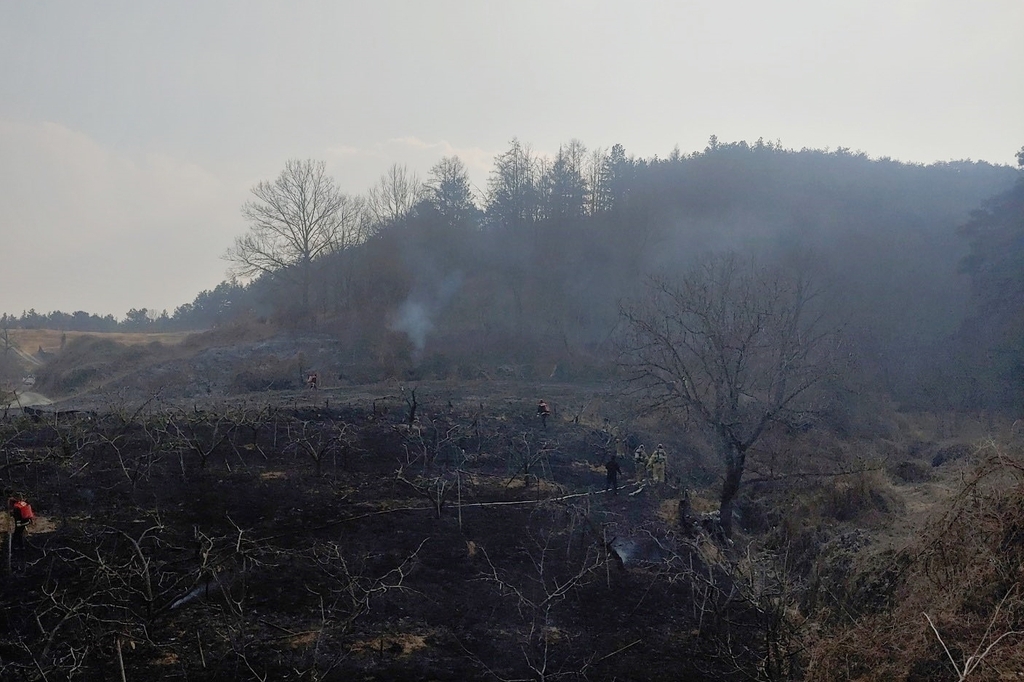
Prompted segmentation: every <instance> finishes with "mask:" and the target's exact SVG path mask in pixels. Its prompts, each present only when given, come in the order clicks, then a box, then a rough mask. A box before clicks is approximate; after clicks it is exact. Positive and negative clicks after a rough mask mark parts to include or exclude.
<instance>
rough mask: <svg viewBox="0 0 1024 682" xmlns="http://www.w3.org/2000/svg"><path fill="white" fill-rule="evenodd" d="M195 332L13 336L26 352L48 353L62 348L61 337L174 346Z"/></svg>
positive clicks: (24, 332)
mask: <svg viewBox="0 0 1024 682" xmlns="http://www.w3.org/2000/svg"><path fill="white" fill-rule="evenodd" d="M192 333H193V332H165V333H161V334H144V333H131V332H62V331H60V330H58V329H12V330H11V338H12V339H14V342H15V343H16V344H18V347H19V348H21V349H22V350H23V351H25V352H26V353H35V352H36V351H37V350H39V349H40V348H42V349H43V350H44V351H46V352H47V353H56V352H57V351H59V350H60V341H61V337H62V336H65V342H67V343H70V342H71V341H72V340H74V339H77V338H80V337H83V336H86V337H95V338H98V339H109V340H110V341H114V342H116V343H119V344H121V345H124V346H138V345H145V344H150V343H153V342H154V341H156V342H159V343H162V344H165V345H168V346H174V345H177V344H179V343H181V342H183V341H184V340H185V339H186V338H188V337H189V336H190V335H191V334H192Z"/></svg>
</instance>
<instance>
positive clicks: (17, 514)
mask: <svg viewBox="0 0 1024 682" xmlns="http://www.w3.org/2000/svg"><path fill="white" fill-rule="evenodd" d="M7 512H8V513H9V514H10V515H11V518H12V519H13V520H14V536H13V537H12V538H11V545H12V547H13V548H14V549H25V529H26V528H28V527H29V526H30V525H31V524H32V522H33V521H34V520H35V514H33V513H32V505H30V504H29V503H28V502H26V501H25V498H24V496H23V495H18V494H14V495H12V496H11V497H9V498H7Z"/></svg>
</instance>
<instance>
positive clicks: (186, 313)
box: [0, 281, 246, 332]
mask: <svg viewBox="0 0 1024 682" xmlns="http://www.w3.org/2000/svg"><path fill="white" fill-rule="evenodd" d="M245 290H246V287H245V286H244V285H242V284H239V283H237V282H235V281H230V282H222V283H221V284H219V285H218V286H217V287H216V288H214V289H213V290H212V291H210V290H207V291H203V292H200V294H199V295H198V296H196V298H195V300H194V301H193V302H192V303H185V304H184V305H180V306H178V307H177V308H175V309H174V314H168V313H167V311H166V310H164V311H162V312H160V313H159V314H158V313H156V311H152V310H148V309H146V308H141V309H136V308H132V309H131V310H129V311H128V313H127V314H126V315H125V317H124V319H122V320H118V319H117V318H116V317H114V316H113V315H95V314H90V313H87V312H85V311H83V310H77V311H75V312H73V313H65V312H62V311H60V310H54V311H52V312H49V313H45V314H44V313H38V312H36V311H35V310H26V311H23V312H22V313H21V315H20V316H18V315H11V314H7V313H5V314H3V315H0V329H3V328H7V329H60V330H63V331H77V332H172V331H195V330H201V329H209V328H211V327H215V326H217V325H218V324H221V323H223V322H226V321H228V320H230V319H231V318H232V317H233V315H234V310H235V309H236V308H234V307H233V306H235V305H237V303H238V302H240V301H242V300H243V299H244V298H245Z"/></svg>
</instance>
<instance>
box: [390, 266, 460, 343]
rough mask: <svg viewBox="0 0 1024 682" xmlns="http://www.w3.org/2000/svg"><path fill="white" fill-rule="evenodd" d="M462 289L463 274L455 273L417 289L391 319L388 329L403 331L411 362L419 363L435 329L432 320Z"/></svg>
mask: <svg viewBox="0 0 1024 682" xmlns="http://www.w3.org/2000/svg"><path fill="white" fill-rule="evenodd" d="M461 286H462V273H461V272H455V273H452V274H450V275H448V276H447V277H445V278H444V279H443V280H442V281H441V282H439V283H437V284H436V285H433V286H431V285H425V286H420V287H417V288H416V289H414V290H413V293H411V294H410V295H409V298H407V299H405V301H404V302H403V303H402V305H400V306H398V310H396V311H395V313H394V315H393V316H392V319H391V325H390V326H391V329H392V330H394V331H398V332H403V333H404V334H405V335H406V336H408V337H409V340H410V341H411V342H412V345H413V361H416V362H418V361H419V359H420V357H421V356H422V355H423V349H424V348H425V347H426V345H427V336H428V335H429V334H430V332H431V331H433V329H434V322H433V318H434V317H435V316H436V315H437V314H438V313H439V312H441V311H442V310H444V308H445V306H447V305H448V303H449V302H450V301H451V300H452V297H453V296H454V295H455V292H457V291H458V290H459V287H461Z"/></svg>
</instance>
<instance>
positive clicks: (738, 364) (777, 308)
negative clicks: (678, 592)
mask: <svg viewBox="0 0 1024 682" xmlns="http://www.w3.org/2000/svg"><path fill="white" fill-rule="evenodd" d="M822 293H823V290H822V289H821V288H820V287H818V286H817V285H816V284H815V282H814V280H813V278H812V277H811V276H810V269H809V268H806V267H797V268H794V269H786V270H783V269H781V268H764V267H760V266H758V265H757V264H756V263H754V262H753V261H751V260H744V259H743V258H740V257H739V256H736V255H725V256H716V257H711V258H708V259H707V260H705V261H704V262H702V263H701V264H699V265H697V266H696V267H695V268H694V269H692V270H691V271H689V272H688V273H687V274H685V275H683V276H682V277H681V278H679V279H670V278H661V277H656V278H652V279H651V280H650V282H649V286H648V289H647V292H646V296H645V297H644V298H642V299H641V300H639V301H638V302H636V303H634V304H632V305H629V306H627V307H624V308H623V310H622V316H623V319H624V321H625V322H626V325H625V329H626V334H625V338H624V345H623V349H622V350H623V354H622V356H621V362H622V364H623V366H624V369H625V370H626V372H627V373H628V378H629V379H630V381H631V384H632V387H633V388H634V389H635V390H636V391H637V393H638V394H639V395H640V396H641V400H643V401H644V402H643V404H644V405H645V406H646V407H647V408H650V409H658V408H661V409H668V410H672V411H674V412H677V413H679V414H681V415H683V416H685V417H686V418H687V419H688V420H689V421H690V423H692V424H695V425H697V426H699V427H701V428H702V429H703V430H704V431H705V432H706V433H707V435H708V436H709V437H710V440H711V441H712V443H713V444H714V447H715V449H716V450H717V453H718V455H719V457H720V458H721V461H722V463H723V464H724V467H725V480H724V482H723V484H722V493H721V498H720V510H721V523H722V529H723V531H724V532H725V533H726V535H731V534H732V517H733V502H734V500H735V499H736V495H737V493H738V492H739V489H740V481H741V479H742V477H743V468H744V465H745V462H746V456H747V452H748V450H749V449H750V448H751V446H752V445H754V444H755V443H756V442H757V441H758V439H759V438H761V436H762V435H763V434H764V433H765V430H766V429H767V428H768V427H769V425H770V424H772V423H773V422H776V421H784V420H786V419H791V418H794V417H796V416H801V417H802V418H806V416H807V413H808V411H809V410H810V409H811V407H812V405H811V399H812V391H811V389H812V387H814V386H815V385H816V384H819V383H820V382H821V381H822V380H823V379H825V378H826V377H828V376H830V375H831V374H832V372H833V370H834V368H835V363H834V360H833V358H834V351H835V349H836V344H837V342H838V333H837V330H836V329H835V328H834V327H830V326H829V325H828V324H827V323H826V317H825V313H824V312H823V306H821V305H819V304H820V302H821V301H820V298H821V295H822Z"/></svg>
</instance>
